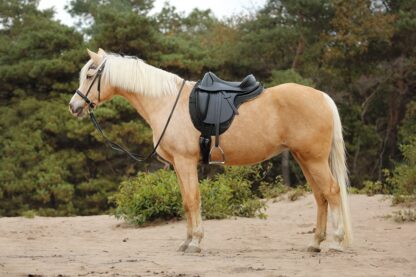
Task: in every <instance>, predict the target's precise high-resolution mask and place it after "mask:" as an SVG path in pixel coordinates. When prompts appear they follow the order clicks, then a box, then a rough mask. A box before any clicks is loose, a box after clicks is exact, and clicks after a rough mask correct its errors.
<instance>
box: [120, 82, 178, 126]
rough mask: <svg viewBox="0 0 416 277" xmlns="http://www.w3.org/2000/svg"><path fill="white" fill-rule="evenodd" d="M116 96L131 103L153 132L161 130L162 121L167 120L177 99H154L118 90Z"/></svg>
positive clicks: (173, 97)
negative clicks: (167, 115)
mask: <svg viewBox="0 0 416 277" xmlns="http://www.w3.org/2000/svg"><path fill="white" fill-rule="evenodd" d="M116 94H117V95H120V96H122V97H124V98H125V99H126V100H127V101H129V102H130V104H131V105H132V106H133V107H134V108H135V109H136V110H137V112H138V113H139V114H140V115H141V116H142V117H143V119H144V120H145V121H146V122H147V123H148V124H149V125H150V127H151V128H152V129H153V131H155V129H157V128H160V126H161V123H162V121H164V120H166V118H167V117H166V114H168V113H169V112H170V109H172V106H173V103H174V101H175V98H176V95H171V96H160V97H152V96H145V95H143V94H139V93H131V92H127V91H123V90H117V93H116ZM163 119H164V120H163Z"/></svg>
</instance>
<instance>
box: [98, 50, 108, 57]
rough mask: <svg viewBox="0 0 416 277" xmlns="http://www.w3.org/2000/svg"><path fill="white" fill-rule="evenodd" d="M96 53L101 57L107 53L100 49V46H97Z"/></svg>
mask: <svg viewBox="0 0 416 277" xmlns="http://www.w3.org/2000/svg"><path fill="white" fill-rule="evenodd" d="M97 54H98V55H101V56H103V57H105V56H107V53H106V52H105V51H104V50H103V49H101V48H98V53H97Z"/></svg>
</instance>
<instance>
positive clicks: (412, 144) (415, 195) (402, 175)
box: [387, 136, 416, 204]
mask: <svg viewBox="0 0 416 277" xmlns="http://www.w3.org/2000/svg"><path fill="white" fill-rule="evenodd" d="M401 151H402V154H403V156H404V161H403V162H402V163H400V164H398V165H397V166H396V168H395V169H394V171H393V173H392V175H391V176H389V177H388V178H387V182H388V183H389V184H390V185H391V186H392V187H394V199H393V203H395V204H397V203H401V202H410V201H415V200H416V136H414V137H412V138H410V139H409V143H408V144H405V145H402V146H401Z"/></svg>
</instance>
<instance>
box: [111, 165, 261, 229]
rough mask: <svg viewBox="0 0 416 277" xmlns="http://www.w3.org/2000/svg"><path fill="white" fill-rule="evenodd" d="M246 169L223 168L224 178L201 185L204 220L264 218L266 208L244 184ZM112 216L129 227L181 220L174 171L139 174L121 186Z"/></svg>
mask: <svg viewBox="0 0 416 277" xmlns="http://www.w3.org/2000/svg"><path fill="white" fill-rule="evenodd" d="M248 172H251V171H250V170H249V169H244V168H243V169H241V168H226V170H225V173H224V174H217V175H216V176H215V177H214V178H213V179H205V180H203V181H201V183H200V191H201V198H202V215H203V217H204V218H205V219H221V218H226V217H229V216H244V217H254V216H259V217H265V214H264V213H263V211H264V209H265V207H266V205H265V203H264V202H263V201H261V200H260V199H258V198H257V197H256V196H255V195H254V194H253V193H252V191H251V189H250V188H251V186H250V183H249V182H248V181H246V180H244V177H245V176H246V174H247V173H248ZM113 200H114V201H115V202H116V205H117V208H116V209H115V215H116V217H117V218H122V219H124V220H125V221H127V222H128V223H132V224H137V225H143V224H146V223H149V222H153V221H155V220H159V219H162V220H169V219H174V218H182V217H183V208H182V199H181V194H180V190H179V184H178V183H177V180H176V175H175V173H174V172H173V171H169V170H158V171H155V172H153V173H139V174H138V176H137V177H136V178H132V179H130V180H127V181H124V182H122V184H121V186H120V190H119V192H118V193H117V194H116V195H115V196H114V198H113Z"/></svg>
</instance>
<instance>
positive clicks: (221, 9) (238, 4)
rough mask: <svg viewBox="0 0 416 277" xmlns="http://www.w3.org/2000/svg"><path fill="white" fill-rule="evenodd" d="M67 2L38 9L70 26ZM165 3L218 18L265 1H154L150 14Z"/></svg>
mask: <svg viewBox="0 0 416 277" xmlns="http://www.w3.org/2000/svg"><path fill="white" fill-rule="evenodd" d="M68 2H69V0H58V1H57V0H40V3H39V8H40V9H47V8H51V7H53V8H54V10H55V13H56V14H55V18H56V19H59V20H60V21H61V22H62V23H64V24H66V25H70V26H72V25H73V24H74V22H75V21H74V19H73V18H72V17H71V16H70V15H69V14H68V13H67V12H66V11H65V9H64V7H65V5H67V4H68ZM165 2H169V4H170V5H173V6H175V7H176V8H177V10H178V11H180V12H185V14H188V13H189V12H190V11H191V10H193V9H194V8H199V9H211V10H212V11H213V12H214V14H215V16H217V17H218V18H223V17H228V16H231V15H233V14H239V13H249V12H250V11H252V10H253V9H258V8H260V7H262V6H263V5H264V3H265V2H266V0H209V1H208V0H169V1H166V0H156V1H155V3H154V6H155V7H154V9H153V11H152V13H156V12H158V11H160V10H161V9H162V7H163V4H164V3H165Z"/></svg>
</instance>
